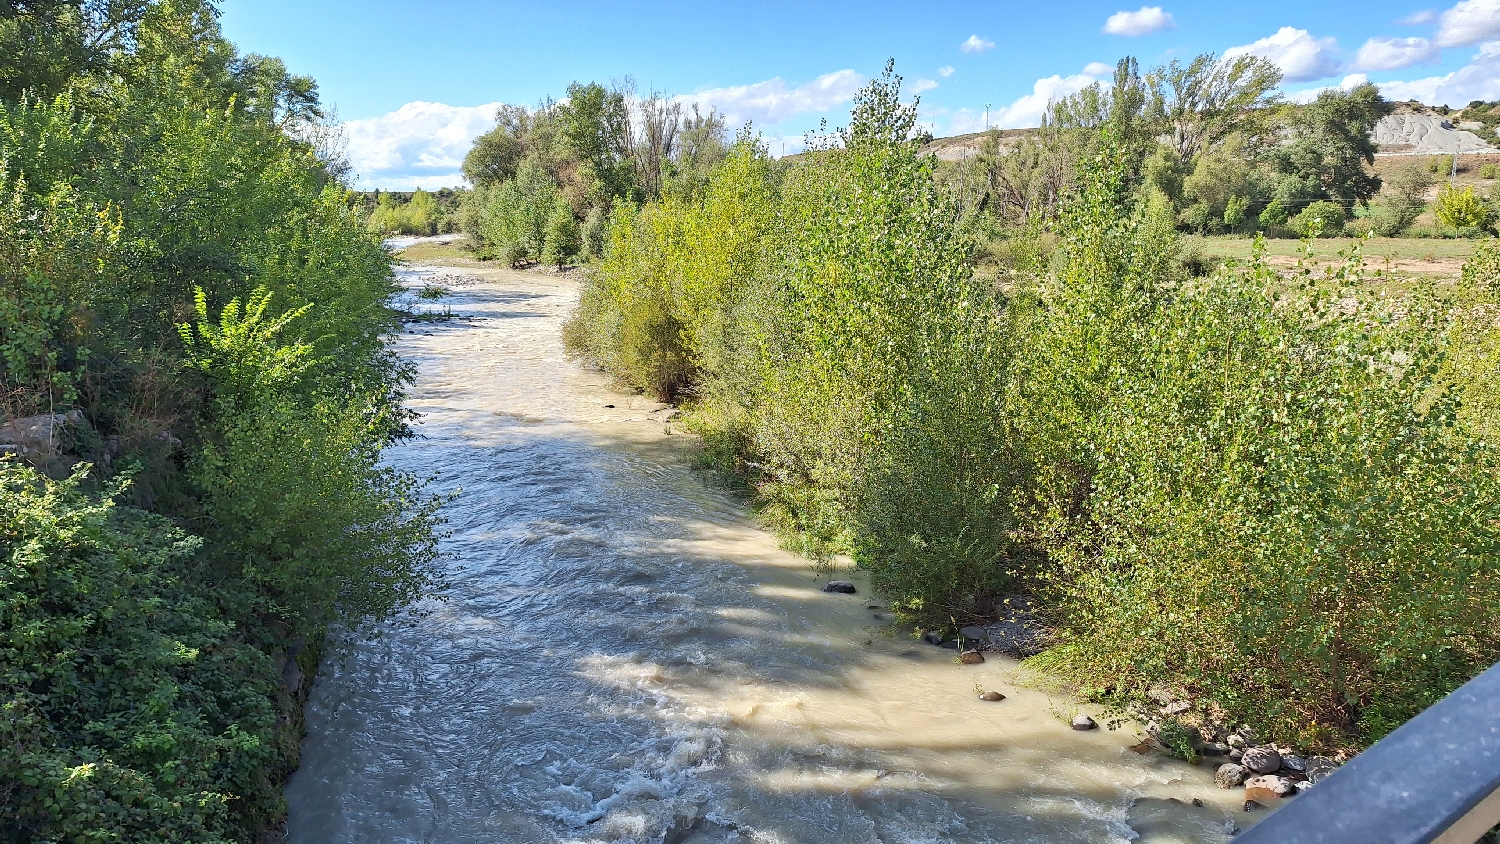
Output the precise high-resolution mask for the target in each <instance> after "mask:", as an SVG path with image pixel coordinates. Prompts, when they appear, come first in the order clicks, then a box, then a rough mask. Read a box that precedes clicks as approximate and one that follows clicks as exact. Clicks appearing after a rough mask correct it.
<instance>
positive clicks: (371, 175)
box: [344, 102, 500, 190]
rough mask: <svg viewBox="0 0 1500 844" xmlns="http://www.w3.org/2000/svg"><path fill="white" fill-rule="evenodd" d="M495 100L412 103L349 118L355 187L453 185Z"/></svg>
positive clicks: (490, 119)
mask: <svg viewBox="0 0 1500 844" xmlns="http://www.w3.org/2000/svg"><path fill="white" fill-rule="evenodd" d="M499 107H500V103H489V104H487V105H481V106H472V107H466V106H450V105H444V104H443V103H427V102H413V103H407V104H406V105H404V106H402V107H400V108H398V109H396V110H395V111H393V112H391V113H390V114H386V115H383V116H381V117H370V118H366V119H364V120H350V121H349V122H347V123H345V124H344V129H345V131H346V132H348V134H349V162H350V163H351V164H353V165H354V171H355V172H356V173H358V174H359V180H358V182H357V186H358V187H361V188H366V189H369V188H381V189H387V188H388V189H391V190H411V189H413V188H418V187H421V188H438V187H456V186H459V185H462V184H464V179H463V175H462V174H461V173H460V171H459V167H460V166H461V165H462V164H463V159H464V155H465V154H467V153H468V151H469V147H470V146H472V145H473V143H474V138H476V137H478V136H479V135H480V134H483V133H484V132H487V131H489V130H490V129H491V128H492V127H493V126H494V125H495V109H497V108H499Z"/></svg>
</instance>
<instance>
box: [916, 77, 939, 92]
mask: <svg viewBox="0 0 1500 844" xmlns="http://www.w3.org/2000/svg"><path fill="white" fill-rule="evenodd" d="M937 86H938V84H937V82H935V81H933V80H931V79H918V80H917V81H916V82H915V83H913V84H912V86H911V92H912V93H913V94H920V93H922V92H923V91H931V90H932V89H933V88H936V87H937Z"/></svg>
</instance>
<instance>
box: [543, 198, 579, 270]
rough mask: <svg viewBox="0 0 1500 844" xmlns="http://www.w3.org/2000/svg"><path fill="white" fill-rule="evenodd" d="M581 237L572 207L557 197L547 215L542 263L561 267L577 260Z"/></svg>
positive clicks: (566, 201)
mask: <svg viewBox="0 0 1500 844" xmlns="http://www.w3.org/2000/svg"><path fill="white" fill-rule="evenodd" d="M582 245H583V243H582V235H581V233H580V231H579V227H578V220H577V219H576V218H575V217H574V216H573V206H572V204H571V203H569V202H568V200H566V199H564V198H563V197H561V196H559V197H558V198H557V201H556V202H554V203H553V205H552V211H551V213H549V214H548V215H547V231H546V237H545V242H544V243H543V245H542V263H544V264H554V265H556V266H559V267H560V266H562V265H564V264H569V263H572V262H573V261H575V260H576V259H577V258H578V252H579V249H580V248H581V247H582Z"/></svg>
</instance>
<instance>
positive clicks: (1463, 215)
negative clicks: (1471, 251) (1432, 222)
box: [1433, 185, 1491, 229]
mask: <svg viewBox="0 0 1500 844" xmlns="http://www.w3.org/2000/svg"><path fill="white" fill-rule="evenodd" d="M1433 211H1434V213H1436V214H1437V218H1438V222H1439V223H1442V224H1443V225H1445V226H1448V227H1449V228H1454V229H1463V228H1481V227H1483V226H1484V225H1486V224H1487V223H1489V221H1490V217H1491V212H1490V208H1489V206H1487V205H1485V203H1484V200H1483V199H1480V197H1479V195H1478V194H1476V193H1475V192H1474V186H1473V185H1467V186H1465V187H1464V189H1463V190H1459V189H1458V188H1457V187H1456V186H1454V185H1444V186H1443V188H1442V189H1441V190H1439V191H1438V195H1437V203H1436V204H1435V205H1434V206H1433Z"/></svg>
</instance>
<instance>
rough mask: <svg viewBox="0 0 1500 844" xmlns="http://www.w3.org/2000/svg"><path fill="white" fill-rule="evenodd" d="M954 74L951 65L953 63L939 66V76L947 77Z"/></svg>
mask: <svg viewBox="0 0 1500 844" xmlns="http://www.w3.org/2000/svg"><path fill="white" fill-rule="evenodd" d="M952 75H953V65H951V64H950V65H944V66H943V67H940V68H938V76H941V77H943V78H944V79H947V78H948V77H950V76H952Z"/></svg>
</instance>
